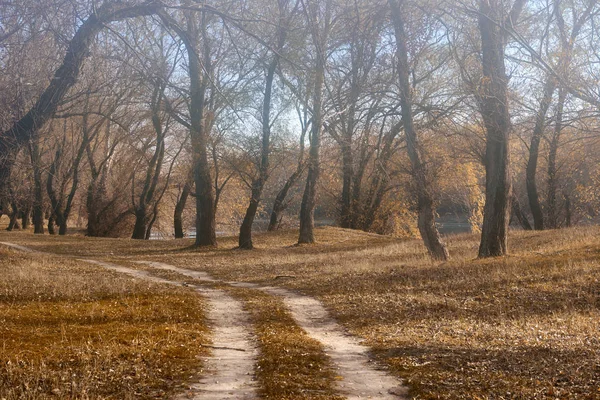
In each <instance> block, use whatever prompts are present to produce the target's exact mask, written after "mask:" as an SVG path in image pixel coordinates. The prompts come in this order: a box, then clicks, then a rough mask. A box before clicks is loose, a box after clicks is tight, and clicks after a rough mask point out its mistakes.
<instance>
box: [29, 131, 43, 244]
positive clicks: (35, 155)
mask: <svg viewBox="0 0 600 400" xmlns="http://www.w3.org/2000/svg"><path fill="white" fill-rule="evenodd" d="M30 143H31V147H30V156H31V165H32V168H33V185H34V187H33V233H35V234H44V190H43V187H42V170H41V165H40V163H41V159H40V149H39V144H38V142H37V140H33V141H32V142H30Z"/></svg>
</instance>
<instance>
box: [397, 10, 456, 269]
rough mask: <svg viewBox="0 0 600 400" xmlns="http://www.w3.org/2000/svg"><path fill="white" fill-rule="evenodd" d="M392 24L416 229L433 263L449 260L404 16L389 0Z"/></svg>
mask: <svg viewBox="0 0 600 400" xmlns="http://www.w3.org/2000/svg"><path fill="white" fill-rule="evenodd" d="M389 4H390V8H391V11H392V22H393V24H394V32H395V36H396V47H397V57H398V68H397V74H398V81H399V88H400V93H399V95H400V108H401V114H402V123H403V125H404V133H405V135H406V144H407V146H406V149H407V152H408V157H409V159H410V163H411V168H412V178H413V182H414V188H415V190H416V192H417V193H416V194H417V211H418V227H419V232H420V233H421V237H422V238H423V242H424V244H425V247H426V248H427V251H428V252H429V255H430V256H431V257H432V258H433V259H435V260H441V261H445V260H447V259H448V257H449V256H448V250H447V249H446V245H445V244H444V243H443V242H442V239H441V237H440V234H439V232H438V230H437V227H436V225H435V206H434V202H433V197H432V194H431V184H430V182H429V179H428V176H427V170H426V165H425V163H424V162H423V161H422V159H421V154H420V149H419V143H418V136H417V131H416V128H415V126H414V121H413V111H412V106H413V104H412V88H411V86H410V78H409V77H410V69H409V68H410V67H409V64H408V47H407V46H408V43H407V42H408V41H407V36H406V32H405V30H404V20H403V14H402V10H401V7H400V3H399V2H398V1H397V0H389Z"/></svg>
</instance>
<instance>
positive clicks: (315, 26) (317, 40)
mask: <svg viewBox="0 0 600 400" xmlns="http://www.w3.org/2000/svg"><path fill="white" fill-rule="evenodd" d="M309 8H310V10H309V12H308V13H309V14H310V15H311V18H312V21H310V23H311V35H312V39H313V44H314V46H315V58H316V60H315V77H314V79H315V81H314V88H313V101H312V126H311V132H310V148H309V151H308V175H307V177H306V186H305V187H304V194H303V196H302V203H301V205H300V234H299V236H298V244H307V243H314V242H315V235H314V228H315V220H314V211H315V204H316V200H317V183H318V181H319V173H320V168H321V167H320V160H319V152H320V148H321V127H322V125H323V109H322V106H323V105H322V102H323V100H322V97H323V85H324V81H325V61H326V57H327V40H328V34H329V24H330V20H329V19H330V14H329V12H330V4H329V2H326V4H325V5H324V8H325V10H324V12H325V15H324V18H321V16H320V12H321V10H319V7H318V6H317V5H316V4H314V3H312V2H311V4H310V6H309ZM321 23H323V25H324V26H323V27H322V29H323V30H322V31H321V26H320V24H321Z"/></svg>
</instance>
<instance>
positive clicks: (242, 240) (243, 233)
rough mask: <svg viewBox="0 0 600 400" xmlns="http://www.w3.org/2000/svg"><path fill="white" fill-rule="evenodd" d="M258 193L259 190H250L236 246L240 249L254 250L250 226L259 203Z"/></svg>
mask: <svg viewBox="0 0 600 400" xmlns="http://www.w3.org/2000/svg"><path fill="white" fill-rule="evenodd" d="M261 189H262V188H261ZM260 191H261V190H259V189H258V188H257V187H256V188H253V189H252V198H251V199H250V205H249V206H248V208H247V209H246V215H244V221H243V222H242V226H241V227H240V236H239V240H238V246H239V248H240V249H245V250H252V249H253V248H254V245H253V243H252V224H253V223H254V217H255V215H256V210H257V209H258V203H259V201H260V194H259V192H260Z"/></svg>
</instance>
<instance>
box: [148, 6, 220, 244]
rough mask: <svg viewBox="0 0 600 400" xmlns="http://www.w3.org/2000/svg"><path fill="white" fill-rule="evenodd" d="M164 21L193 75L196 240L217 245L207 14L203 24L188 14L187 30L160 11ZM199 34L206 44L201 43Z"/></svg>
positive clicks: (202, 16)
mask: <svg viewBox="0 0 600 400" xmlns="http://www.w3.org/2000/svg"><path fill="white" fill-rule="evenodd" d="M160 17H161V19H162V21H163V22H164V23H165V24H166V25H167V26H169V27H170V28H172V29H173V30H174V31H175V32H176V33H177V35H178V36H179V37H180V38H181V40H182V42H183V44H184V46H185V48H186V52H187V55H188V75H189V78H190V107H189V109H190V137H191V142H192V159H193V165H194V168H193V174H194V186H195V192H196V240H195V246H197V247H200V246H216V245H217V235H216V221H215V211H216V208H215V193H214V188H213V183H212V178H211V170H210V164H209V162H208V139H209V135H210V132H209V129H208V126H207V124H206V123H205V122H206V121H205V120H204V117H205V114H206V91H207V89H208V87H209V85H211V84H212V60H211V52H210V46H209V43H208V38H207V17H206V15H205V13H204V12H202V15H201V18H200V24H201V26H200V28H199V27H198V26H197V20H196V19H195V17H196V16H193V15H188V16H187V30H183V29H181V27H179V26H178V25H177V23H176V22H175V21H173V19H172V18H171V17H170V16H169V15H167V14H160ZM199 36H201V39H202V41H203V42H202V48H201V51H199V50H200V46H199V38H198V37H199Z"/></svg>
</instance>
